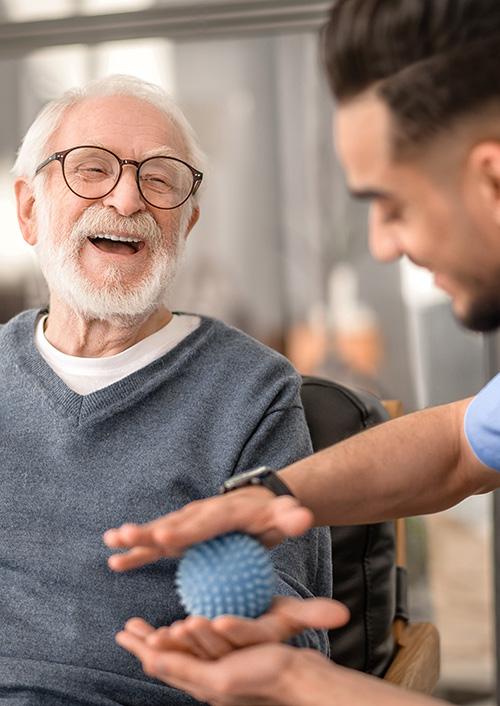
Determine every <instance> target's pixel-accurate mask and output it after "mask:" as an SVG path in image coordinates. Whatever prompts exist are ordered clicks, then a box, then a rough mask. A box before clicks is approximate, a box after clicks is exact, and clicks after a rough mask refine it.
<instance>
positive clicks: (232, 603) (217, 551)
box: [176, 532, 275, 618]
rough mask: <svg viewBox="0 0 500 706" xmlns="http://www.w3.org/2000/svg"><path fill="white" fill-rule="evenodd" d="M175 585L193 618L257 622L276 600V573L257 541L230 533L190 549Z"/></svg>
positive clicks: (181, 562) (237, 533) (265, 551)
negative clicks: (229, 617) (238, 618)
mask: <svg viewBox="0 0 500 706" xmlns="http://www.w3.org/2000/svg"><path fill="white" fill-rule="evenodd" d="M176 585H177V592H178V594H179V597H180V600H181V602H182V605H183V606H184V608H185V609H186V611H187V612H188V613H190V614H191V615H204V616H205V617H206V618H215V617H216V616H217V615H224V614H226V615H228V614H229V615H239V616H242V617H245V618H257V617H258V616H259V615H261V614H262V613H265V611H266V610H267V609H268V608H269V606H270V605H271V602H272V600H273V595H274V588H275V585H274V569H273V566H272V564H271V561H270V559H269V552H268V551H267V550H266V549H265V548H264V547H263V546H262V545H261V544H260V543H259V542H258V541H257V540H256V539H254V538H253V537H251V536H250V535H248V534H243V533H241V532H231V533H230V534H223V535H221V536H220V537H215V538H214V539H210V540H208V541H206V542H200V543H199V544H195V545H193V546H192V547H190V548H189V549H188V550H187V551H186V552H185V554H184V556H183V557H182V559H181V561H180V562H179V568H178V570H177V575H176Z"/></svg>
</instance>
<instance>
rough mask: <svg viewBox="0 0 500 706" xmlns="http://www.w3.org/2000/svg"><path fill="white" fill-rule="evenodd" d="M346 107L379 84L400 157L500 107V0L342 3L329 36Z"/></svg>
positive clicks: (329, 56) (327, 48)
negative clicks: (460, 124) (391, 121)
mask: <svg viewBox="0 0 500 706" xmlns="http://www.w3.org/2000/svg"><path fill="white" fill-rule="evenodd" d="M322 52H323V60H324V64H325V67H326V71H327V76H328V81H329V84H330V88H331V90H332V92H333V95H334V96H335V98H336V99H337V101H338V102H339V103H340V104H342V103H343V102H347V101H349V100H350V99H352V98H354V97H355V96H356V95H359V94H360V93H362V92H364V91H365V90H367V89H369V88H371V87H373V88H374V90H375V92H376V95H378V97H379V98H380V99H381V100H382V101H384V102H385V103H386V105H387V106H388V107H389V108H390V111H391V114H392V116H393V119H394V121H395V127H396V129H395V134H394V148H395V152H396V154H399V155H400V154H401V153H402V152H403V151H404V150H408V149H411V148H415V147H418V146H421V145H423V144H424V143H425V142H428V141H430V140H432V139H433V138H434V137H435V136H437V135H439V134H440V133H442V132H443V131H444V130H447V129H449V128H452V127H453V126H454V125H455V124H457V123H458V122H459V121H461V120H464V119H466V118H468V117H470V116H472V115H473V114H474V113H475V112H477V111H479V110H482V109H483V108H486V109H487V108H488V107H491V106H492V105H495V104H498V105H497V107H500V0H337V2H336V3H335V4H334V6H333V8H332V10H331V13H330V18H329V21H328V23H327V25H326V27H325V29H324V32H323V36H322Z"/></svg>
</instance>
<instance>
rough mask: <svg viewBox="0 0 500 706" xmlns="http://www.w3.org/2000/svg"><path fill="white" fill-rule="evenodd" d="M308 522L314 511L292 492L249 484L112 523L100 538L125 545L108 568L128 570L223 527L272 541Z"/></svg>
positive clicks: (299, 531) (177, 553)
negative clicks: (144, 518) (138, 520)
mask: <svg viewBox="0 0 500 706" xmlns="http://www.w3.org/2000/svg"><path fill="white" fill-rule="evenodd" d="M312 524H313V515H312V513H311V512H310V511H309V510H308V509H307V508H305V507H302V506H301V505H300V503H299V502H298V500H296V499H295V498H292V497H291V496H288V495H281V496H279V497H276V496H275V495H274V494H273V493H271V491H269V490H267V489H266V488H261V487H251V488H242V489H240V490H234V491H232V492H230V493H226V494H225V495H217V496H215V497H213V498H207V499H205V500H196V501H194V502H191V503H189V504H188V505H186V506H185V507H183V508H182V509H181V510H178V511H177V512H172V513H170V514H169V515H165V516H164V517H160V518H158V519H157V520H154V521H153V522H149V523H147V524H144V525H134V524H125V525H122V526H121V527H119V528H117V529H110V530H108V531H107V532H106V533H105V534H104V542H105V544H106V545H107V546H108V547H110V548H111V549H119V550H120V549H125V550H127V551H125V552H123V553H120V554H113V555H112V556H111V557H110V558H109V560H108V564H109V566H110V568H112V569H114V570H115V571H126V570H128V569H136V568H138V567H140V566H143V565H144V564H148V563H151V562H153V561H156V560H157V559H159V558H160V557H163V556H169V557H178V556H181V555H182V554H183V552H184V551H185V550H186V549H187V548H188V547H190V546H191V545H192V544H196V543H197V542H202V541H204V540H206V539H211V538H212V537H215V536H217V535H220V534H225V533H227V532H233V531H241V532H246V533H248V534H251V535H253V536H254V537H256V538H257V539H258V540H259V541H260V542H261V543H262V544H263V545H264V546H266V547H272V546H274V545H276V544H279V542H281V541H282V540H283V539H285V537H296V536H299V535H301V534H302V533H303V532H305V531H306V530H307V529H309V527H311V526H312Z"/></svg>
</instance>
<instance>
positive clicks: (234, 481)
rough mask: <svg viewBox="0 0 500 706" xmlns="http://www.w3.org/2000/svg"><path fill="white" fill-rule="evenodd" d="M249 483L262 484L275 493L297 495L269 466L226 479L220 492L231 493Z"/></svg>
mask: <svg viewBox="0 0 500 706" xmlns="http://www.w3.org/2000/svg"><path fill="white" fill-rule="evenodd" d="M247 485H262V486H264V488H267V489H268V490H271V491H272V492H273V493H274V494H275V495H291V496H292V497H295V496H294V494H293V493H292V491H291V490H290V488H289V487H288V486H287V485H285V483H283V481H282V480H280V479H279V478H278V476H277V475H276V473H275V471H272V470H271V469H270V468H268V467H267V466H259V468H253V469H252V470H251V471H245V472H244V473H239V474H238V475H237V476H232V477H231V478H228V479H227V480H226V481H224V485H221V487H220V488H219V492H220V493H229V492H230V491H231V490H237V489H238V488H245V487H246V486H247Z"/></svg>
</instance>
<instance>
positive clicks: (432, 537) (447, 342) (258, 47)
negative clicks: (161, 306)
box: [0, 0, 498, 704]
mask: <svg viewBox="0 0 500 706" xmlns="http://www.w3.org/2000/svg"><path fill="white" fill-rule="evenodd" d="M329 6H330V2H314V1H311V0H309V1H307V0H306V1H304V2H300V1H298V0H290V1H289V2H283V1H278V0H247V1H240V2H237V1H235V0H233V1H232V2H222V1H219V2H210V1H209V0H206V1H205V2H200V1H199V0H198V2H192V1H191V0H183V1H182V0H171V1H169V0H163V1H161V0H157V1H156V2H155V1H154V0H44V2H43V3H41V2H39V1H37V0H0V91H1V96H2V99H1V105H2V109H1V110H2V114H1V130H0V218H1V222H2V229H1V231H0V322H3V321H6V320H8V319H9V318H10V317H11V316H13V315H15V314H16V313H17V312H19V311H21V310H22V309H25V308H28V307H38V306H40V305H42V304H44V303H45V302H46V291H45V287H44V284H43V281H42V278H41V275H40V272H39V270H38V266H37V264H36V261H35V259H34V258H33V255H32V252H31V250H30V248H29V246H27V245H26V244H25V243H24V241H23V240H22V238H21V236H20V233H19V230H18V227H17V221H16V209H15V202H14V199H13V189H12V183H13V180H12V177H11V174H10V170H11V168H12V165H13V161H14V157H15V154H16V151H17V149H18V146H19V143H20V141H21V139H22V136H23V134H24V132H25V130H26V129H27V128H28V126H29V125H30V123H31V122H32V120H33V118H34V117H35V115H36V113H37V112H38V110H39V109H40V108H41V107H42V106H43V105H44V104H45V103H46V102H47V101H48V100H50V99H52V98H53V97H56V96H59V95H60V93H61V92H62V91H64V90H65V89H67V88H69V87H71V86H73V85H75V84H79V83H82V82H85V81H87V80H89V79H92V78H95V77H100V76H105V75H108V74H110V73H130V74H134V75H138V76H141V77H143V78H145V79H147V80H151V81H154V82H156V83H159V84H161V85H162V86H163V87H165V88H166V89H167V90H168V91H169V92H170V93H171V94H172V95H173V96H175V98H176V99H177V100H178V101H179V103H180V104H181V106H182V107H183V109H184V111H185V112H186V114H187V116H188V118H189V119H190V121H191V123H192V124H193V126H194V128H195V130H196V132H197V134H198V136H199V139H200V142H201V145H202V147H203V148H204V150H205V151H206V152H207V154H208V156H209V160H210V165H211V166H210V169H209V171H208V173H207V174H206V177H205V178H206V182H205V183H206V189H205V193H204V195H203V201H202V209H201V218H200V221H199V223H198V224H197V226H196V228H195V229H194V231H193V232H192V233H191V235H190V238H189V244H188V255H187V260H186V264H185V268H184V271H183V275H182V276H181V278H180V281H179V283H178V286H177V291H176V295H175V299H174V302H173V308H174V309H175V310H177V311H181V310H182V311H196V312H198V313H204V314H209V315H213V316H216V317H218V318H220V319H222V320H224V321H225V322H227V323H229V324H233V325H235V326H238V327H239V328H242V329H243V330H245V331H247V332H248V333H249V334H251V335H253V336H255V337H256V338H258V339H259V340H261V341H263V342H264V343H267V344H268V345H270V346H272V347H274V348H276V349H277V350H279V351H281V352H282V353H284V354H285V355H286V356H288V357H289V358H290V360H291V361H292V362H293V363H294V364H295V366H296V367H297V369H298V370H299V372H301V373H304V374H317V375H326V376H329V377H333V378H335V379H337V380H340V381H342V382H345V383H348V384H353V385H358V386H361V387H365V388H367V389H370V390H372V391H374V392H376V393H377V394H379V395H380V396H382V397H383V398H386V399H399V400H401V401H402V402H403V405H404V408H405V410H406V411H408V412H409V411H413V410H416V409H421V408H424V407H426V406H429V405H435V404H441V403H445V402H448V401H451V400H455V399H459V398H461V397H467V396H471V395H474V394H475V393H476V392H477V391H478V390H479V389H480V388H481V387H482V385H483V384H484V383H485V382H486V381H487V380H488V379H489V378H490V377H491V376H492V375H493V374H494V373H496V372H497V369H498V355H497V340H496V336H491V337H487V338H485V337H482V336H480V335H476V334H472V333H468V332H465V331H463V330H462V329H460V328H459V326H458V325H457V324H456V322H455V321H454V319H453V316H452V314H451V310H450V307H449V304H448V302H447V301H446V300H445V298H444V296H443V295H442V294H441V293H440V292H439V291H437V290H436V289H435V288H434V287H433V285H432V282H431V280H430V278H429V277H428V276H427V274H426V273H425V272H422V271H420V270H417V269H416V268H415V267H414V266H412V265H411V264H410V263H408V262H405V261H403V262H401V263H394V264H389V265H387V264H384V265H382V264H377V263H375V262H374V261H373V260H372V259H371V256H370V254H369V252H368V249H367V232H366V212H365V209H364V208H363V207H362V206H361V205H360V204H358V203H354V202H353V201H352V200H351V199H350V197H349V195H348V193H347V191H346V188H345V184H344V179H343V176H342V172H341V170H340V168H339V166H338V164H337V162H336V159H335V155H334V153H333V148H332V136H331V121H332V115H333V114H334V111H335V106H334V104H333V103H332V100H331V98H330V96H329V93H328V90H327V87H326V83H325V80H324V78H323V76H322V72H321V67H320V60H319V52H318V33H319V29H320V27H321V25H322V23H323V22H324V20H325V18H326V15H327V11H328V7H329ZM63 147H64V146H63ZM194 166H196V165H194ZM491 505H492V500H491V496H489V497H486V498H484V497H478V498H473V499H470V500H467V501H465V502H464V503H462V504H461V505H460V506H459V507H457V508H456V509H454V510H451V511H448V512H446V513H440V514H438V515H435V516H433V517H431V518H425V520H424V519H423V518H413V519H412V520H411V521H410V523H409V550H410V572H411V590H412V594H411V611H412V614H413V615H412V617H414V618H415V619H420V618H424V619H427V618H430V619H432V620H433V621H434V622H435V623H436V624H437V626H438V628H439V630H440V633H441V640H442V677H441V682H440V687H439V689H440V695H442V696H444V697H445V698H448V699H450V700H453V701H454V702H456V703H469V704H472V703H479V702H481V703H488V702H489V701H487V700H488V699H489V700H491V699H492V694H493V692H494V683H495V656H494V623H495V618H494V590H493V585H494V572H493V565H492V555H493V548H492V537H493V532H492V529H491V528H492V510H491ZM491 703H493V701H491Z"/></svg>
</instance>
